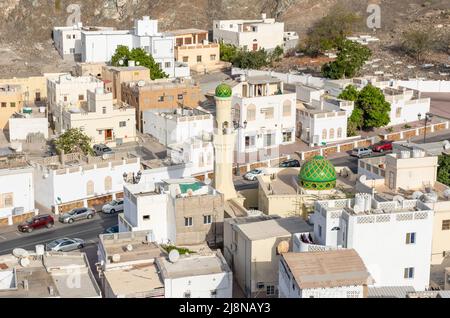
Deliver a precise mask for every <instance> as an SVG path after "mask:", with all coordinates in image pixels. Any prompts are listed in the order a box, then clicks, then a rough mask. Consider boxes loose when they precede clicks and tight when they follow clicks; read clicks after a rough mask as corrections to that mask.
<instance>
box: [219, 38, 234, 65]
mask: <svg viewBox="0 0 450 318" xmlns="http://www.w3.org/2000/svg"><path fill="white" fill-rule="evenodd" d="M237 54H238V49H237V47H235V46H234V45H231V44H225V43H223V42H221V43H220V60H221V61H224V62H230V63H233V61H234V59H235V58H236V55H237Z"/></svg>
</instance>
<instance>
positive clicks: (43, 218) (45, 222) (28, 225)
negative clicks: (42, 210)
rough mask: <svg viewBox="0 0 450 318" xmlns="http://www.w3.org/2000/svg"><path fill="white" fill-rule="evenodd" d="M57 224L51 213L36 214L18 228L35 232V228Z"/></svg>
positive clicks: (21, 230)
mask: <svg viewBox="0 0 450 318" xmlns="http://www.w3.org/2000/svg"><path fill="white" fill-rule="evenodd" d="M53 224H55V221H54V219H53V217H52V216H51V215H49V214H42V215H36V216H34V217H32V218H29V219H27V220H26V221H25V222H23V223H20V224H19V225H18V226H17V229H18V230H19V231H20V232H28V233H30V232H33V230H35V229H40V228H43V227H46V228H51V227H53Z"/></svg>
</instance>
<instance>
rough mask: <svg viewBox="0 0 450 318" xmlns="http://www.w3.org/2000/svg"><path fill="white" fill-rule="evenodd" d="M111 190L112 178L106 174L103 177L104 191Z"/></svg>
mask: <svg viewBox="0 0 450 318" xmlns="http://www.w3.org/2000/svg"><path fill="white" fill-rule="evenodd" d="M111 190H112V178H111V177H110V176H107V177H106V178H105V191H111Z"/></svg>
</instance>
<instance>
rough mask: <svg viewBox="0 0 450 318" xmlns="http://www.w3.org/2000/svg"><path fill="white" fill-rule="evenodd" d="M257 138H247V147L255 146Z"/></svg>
mask: <svg viewBox="0 0 450 318" xmlns="http://www.w3.org/2000/svg"><path fill="white" fill-rule="evenodd" d="M255 139H256V138H255V136H245V147H246V148H250V147H254V146H255Z"/></svg>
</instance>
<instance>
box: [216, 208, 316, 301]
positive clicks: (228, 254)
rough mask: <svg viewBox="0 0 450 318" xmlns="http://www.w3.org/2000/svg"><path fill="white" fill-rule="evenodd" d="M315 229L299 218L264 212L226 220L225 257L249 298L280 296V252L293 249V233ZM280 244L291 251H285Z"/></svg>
mask: <svg viewBox="0 0 450 318" xmlns="http://www.w3.org/2000/svg"><path fill="white" fill-rule="evenodd" d="M311 230H312V226H311V225H309V224H307V223H306V222H305V221H304V220H303V219H302V218H299V217H289V218H280V217H279V216H266V215H262V216H249V217H240V218H234V219H225V220H224V256H225V259H226V260H227V263H228V265H229V266H230V268H231V270H232V271H233V273H234V277H235V279H236V282H237V284H238V285H239V287H240V288H241V289H242V291H243V292H244V294H245V296H246V297H250V298H254V297H258V298H264V297H269V298H274V297H278V266H279V261H280V252H288V251H291V250H292V242H291V238H292V235H293V234H295V233H303V232H309V231H311ZM282 242H285V243H282ZM280 244H281V245H280ZM280 246H285V247H288V250H286V251H281V250H280V248H279V247H280Z"/></svg>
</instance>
